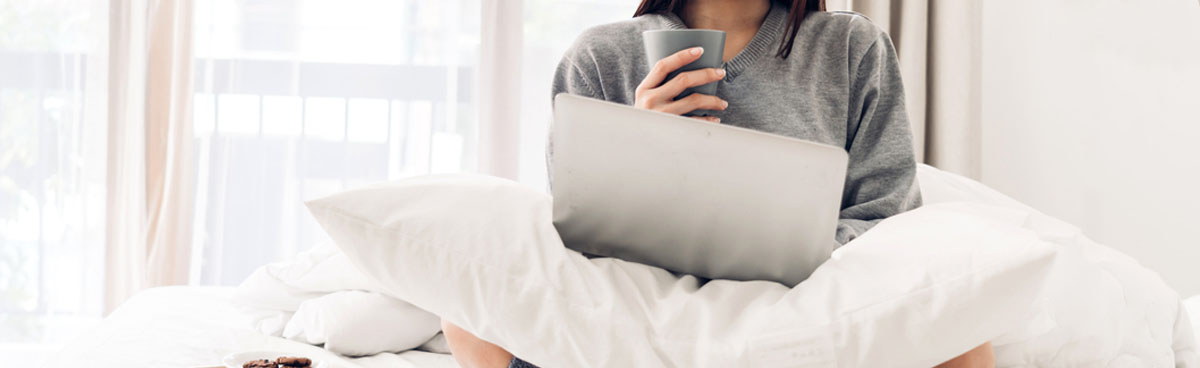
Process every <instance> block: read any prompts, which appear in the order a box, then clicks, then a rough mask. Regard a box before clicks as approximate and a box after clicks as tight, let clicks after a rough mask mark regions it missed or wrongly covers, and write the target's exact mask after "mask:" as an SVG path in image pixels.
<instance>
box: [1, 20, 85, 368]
mask: <svg viewBox="0 0 1200 368" xmlns="http://www.w3.org/2000/svg"><path fill="white" fill-rule="evenodd" d="M107 14H108V8H107V3H106V2H105V1H96V0H43V1H15V0H0V361H3V362H4V363H0V364H3V365H5V366H35V365H36V361H30V359H31V358H30V357H37V356H39V354H46V353H49V352H51V351H53V349H54V348H55V346H56V345H58V344H61V343H63V342H65V341H66V340H67V339H69V338H71V337H72V336H74V335H75V334H76V333H78V332H79V331H81V330H82V329H84V328H86V327H87V326H88V325H90V324H92V323H94V322H95V321H96V320H98V319H99V317H100V315H101V313H102V303H103V296H102V292H103V278H101V277H97V275H98V274H100V273H102V272H103V269H104V263H103V262H104V216H103V212H104V204H105V182H104V180H105V179H104V178H105V173H104V170H105V153H104V151H105V147H106V143H105V131H106V128H105V119H104V114H105V103H106V101H105V98H104V95H105V90H106V78H105V76H106V70H105V65H106V53H105V50H106V42H107V33H108V32H107Z"/></svg>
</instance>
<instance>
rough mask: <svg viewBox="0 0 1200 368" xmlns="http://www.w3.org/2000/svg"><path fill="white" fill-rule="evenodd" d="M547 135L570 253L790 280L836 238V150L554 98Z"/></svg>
mask: <svg viewBox="0 0 1200 368" xmlns="http://www.w3.org/2000/svg"><path fill="white" fill-rule="evenodd" d="M551 137H552V139H553V157H552V160H551V166H550V170H551V179H552V180H551V193H552V194H553V196H554V214H553V217H554V226H555V227H556V228H557V230H558V233H559V235H560V236H561V237H562V240H563V242H564V243H565V244H566V246H567V247H569V248H571V249H575V250H578V251H580V252H583V253H586V254H592V255H598V256H607V257H615V258H620V259H623V260H627V261H633V262H639V263H644V264H648V265H652V266H657V267H662V268H664V269H667V270H670V271H674V272H679V273H686V274H692V275H696V276H699V277H703V278H709V279H731V280H768V281H775V282H779V283H782V284H784V285H787V286H789V287H790V286H795V285H796V284H798V283H800V281H803V280H804V279H806V278H808V276H809V275H810V274H811V273H812V272H813V270H815V269H816V268H817V266H819V265H820V264H821V263H823V262H824V261H825V260H827V259H829V257H830V254H831V253H832V252H833V249H834V248H835V247H836V245H837V243H836V241H835V240H834V233H835V232H836V230H837V221H838V213H839V211H840V210H841V201H842V187H843V183H844V181H845V177H846V165H847V162H848V156H847V155H846V152H845V150H843V149H841V148H838V147H833V146H829V145H824V144H819V143H814V142H809V141H804V140H800V139H795V138H790V137H785V136H780V135H774V134H769V133H764V132H759V131H754V130H749V129H745V128H739V127H734V126H730V125H723V124H714V123H710V122H706V121H701V120H697V119H692V118H687V117H682V116H677V115H670V114H665V113H660V112H655V111H649V110H643V109H636V108H633V107H631V106H626V105H622V104H616V103H611V102H606V101H601V100H595V99H590V98H585V97H580V96H574V95H568V94H565V93H564V94H559V95H557V96H555V97H554V125H553V129H552V133H551Z"/></svg>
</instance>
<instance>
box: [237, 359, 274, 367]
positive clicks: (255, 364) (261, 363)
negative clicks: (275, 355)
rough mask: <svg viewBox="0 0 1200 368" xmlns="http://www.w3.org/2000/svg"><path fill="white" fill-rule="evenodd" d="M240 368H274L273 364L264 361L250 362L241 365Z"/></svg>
mask: <svg viewBox="0 0 1200 368" xmlns="http://www.w3.org/2000/svg"><path fill="white" fill-rule="evenodd" d="M242 368H275V362H273V361H270V360H266V359H258V360H251V361H249V362H245V363H242Z"/></svg>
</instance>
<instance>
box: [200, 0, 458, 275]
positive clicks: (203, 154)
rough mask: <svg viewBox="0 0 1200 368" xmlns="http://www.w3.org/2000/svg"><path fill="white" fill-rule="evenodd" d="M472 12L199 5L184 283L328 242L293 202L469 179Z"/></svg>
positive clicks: (272, 2)
mask: <svg viewBox="0 0 1200 368" xmlns="http://www.w3.org/2000/svg"><path fill="white" fill-rule="evenodd" d="M479 19H480V16H479V3H478V2H477V1H456V0H447V1H418V0H404V1H394V0H381V1H366V0H355V1H328V0H300V1H296V0H239V1H235V0H204V1H199V2H198V3H197V8H196V25H195V26H196V27H197V28H196V45H195V47H196V58H197V60H196V62H195V66H196V70H195V78H196V79H195V87H196V94H195V101H194V123H195V135H196V141H197V145H196V149H197V157H198V160H199V161H198V162H197V165H196V167H197V175H196V201H197V202H196V214H195V228H194V233H195V234H196V238H195V239H194V242H193V246H194V247H198V248H196V251H195V252H194V254H202V256H201V257H195V259H193V267H192V270H193V275H192V279H193V282H194V283H200V284H218V285H236V284H238V283H240V282H241V281H242V280H243V279H245V277H246V276H248V275H249V274H250V273H251V272H252V271H253V270H254V269H255V268H257V267H258V266H261V265H263V264H265V263H269V262H272V261H275V260H279V259H282V258H285V257H288V256H291V255H294V254H295V253H296V252H298V251H300V250H304V249H308V248H310V247H312V246H314V245H316V244H318V243H321V242H325V241H328V240H327V237H326V235H325V234H324V232H323V231H322V230H321V229H320V226H319V225H317V223H316V221H314V220H313V219H312V218H311V217H310V215H309V214H308V211H307V210H306V209H305V208H304V205H303V201H304V200H306V199H312V198H316V197H319V196H322V195H326V194H332V193H334V192H337V191H341V190H344V189H347V188H350V187H354V186H359V185H363V184H367V183H372V182H378V181H383V180H388V179H397V178H402V177H408V176H413V175H421V174H427V173H431V172H457V171H464V170H468V171H469V170H472V169H473V167H474V157H475V151H474V149H475V146H476V144H475V134H474V133H475V131H476V124H477V123H476V118H475V112H474V110H473V109H474V99H475V96H474V91H473V88H472V87H473V83H474V82H473V79H474V78H475V76H474V72H475V66H474V65H475V63H476V59H477V57H478V56H477V50H478V44H479Z"/></svg>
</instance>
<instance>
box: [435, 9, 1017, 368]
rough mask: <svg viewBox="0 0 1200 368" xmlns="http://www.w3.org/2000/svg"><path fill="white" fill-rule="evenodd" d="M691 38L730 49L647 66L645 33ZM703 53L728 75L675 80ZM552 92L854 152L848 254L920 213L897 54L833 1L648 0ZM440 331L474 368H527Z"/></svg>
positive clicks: (578, 45) (841, 233) (978, 356)
mask: <svg viewBox="0 0 1200 368" xmlns="http://www.w3.org/2000/svg"><path fill="white" fill-rule="evenodd" d="M686 28H697V29H716V30H721V31H725V33H726V41H725V49H724V50H702V49H699V48H693V49H687V50H683V51H680V52H678V53H676V54H674V55H672V56H669V57H667V58H665V59H663V60H660V61H658V62H657V63H656V64H655V65H654V67H653V68H647V67H646V62H645V58H646V56H645V54H644V52H643V48H642V39H641V34H642V32H643V31H647V30H655V29H686ZM704 52H723V57H724V60H725V66H724V68H721V69H701V70H695V71H689V72H684V73H680V74H678V75H677V76H676V77H675V78H673V79H671V80H665V79H666V77H667V75H668V73H670V72H672V71H674V70H676V69H678V68H680V67H682V66H684V65H687V64H688V63H691V62H692V61H694V60H696V59H698V58H699V57H700V55H701V54H702V53H704ZM712 82H716V83H718V87H717V95H715V96H712V95H702V94H699V93H696V94H692V95H689V96H687V97H685V98H682V99H678V100H676V97H677V96H678V95H679V94H680V93H681V92H682V91H683V90H684V89H686V88H688V87H694V86H699V85H704V84H708V83H712ZM553 89H554V94H558V93H562V92H565V93H571V94H576V95H582V96H586V97H592V98H597V99H602V100H608V101H613V102H620V103H624V104H628V105H633V106H635V107H639V108H644V109H648V110H656V111H662V112H667V113H671V114H686V113H688V112H691V111H694V110H713V111H716V113H715V114H713V116H706V117H697V118H698V119H704V120H708V121H711V122H714V123H722V124H730V125H736V126H741V127H745V128H750V129H756V130H761V131H765V132H770V133H775V134H781V135H786V136H791V137H796V138H800V139H805V140H810V141H817V142H821V143H826V144H830V145H835V146H839V147H845V149H846V151H847V152H848V153H849V155H850V165H849V170H848V171H847V177H846V184H845V185H846V186H845V188H844V192H843V193H844V194H843V197H842V211H841V216H840V217H841V219H840V220H839V223H838V229H837V235H836V237H837V241H838V243H840V244H845V243H846V242H849V241H850V240H853V239H854V238H855V237H857V236H859V235H861V234H862V233H863V232H866V231H867V230H868V229H870V228H871V227H872V226H874V225H875V224H876V223H878V222H879V221H881V220H883V219H885V218H887V217H889V216H892V215H895V214H898V213H901V212H904V211H907V210H910V209H913V208H916V207H918V206H920V203H921V198H920V192H919V191H918V188H917V185H916V162H915V160H914V157H913V147H912V133H911V131H910V128H909V124H908V118H907V116H906V113H905V110H904V90H903V86H902V84H901V81H900V69H899V66H898V65H897V61H896V51H895V48H894V47H893V46H892V43H891V41H890V39H889V38H888V35H887V34H886V33H884V32H883V31H882V30H880V29H879V28H878V27H876V26H875V25H874V24H872V23H871V22H870V20H868V19H867V18H866V17H863V16H861V15H858V14H855V13H850V12H826V11H825V3H824V1H823V0H814V1H805V0H642V3H641V5H640V6H639V7H638V9H637V12H636V13H635V14H634V19H631V20H627V21H623V22H617V23H613V24H607V25H602V26H598V27H594V28H592V29H589V30H587V31H585V32H584V33H583V34H582V35H580V36H579V38H578V39H577V40H576V42H575V44H574V46H572V48H571V49H570V50H568V51H567V53H566V54H565V55H564V57H563V60H562V62H561V63H559V66H558V70H557V72H556V75H555V78H554V88H553ZM664 139H669V138H668V137H664ZM442 325H443V329H444V331H445V334H446V338H447V340H448V342H449V344H450V348H451V350H452V351H453V353H454V356H455V358H456V359H457V360H458V362H459V364H460V365H462V366H464V367H468V368H472V367H504V366H510V367H523V366H529V365H528V363H525V362H523V361H521V360H520V359H517V358H514V357H513V356H512V354H509V353H508V352H507V351H505V350H504V349H502V348H500V347H498V346H496V345H493V344H491V343H488V342H486V341H483V340H480V339H478V338H476V337H475V336H473V335H471V334H470V333H469V332H466V331H464V330H462V329H460V328H458V327H457V326H454V325H452V324H450V323H447V322H443V324H442ZM991 364H993V359H992V348H991V345H990V344H984V345H982V346H979V347H977V348H975V349H973V350H971V351H969V352H967V353H964V354H963V355H961V356H959V357H956V358H954V359H952V360H950V361H948V362H946V363H944V366H954V367H979V366H990V365H991Z"/></svg>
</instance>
